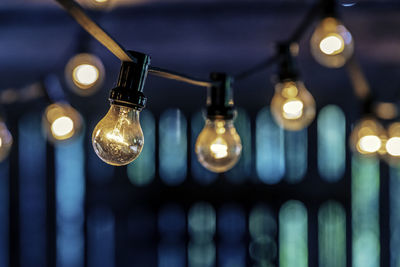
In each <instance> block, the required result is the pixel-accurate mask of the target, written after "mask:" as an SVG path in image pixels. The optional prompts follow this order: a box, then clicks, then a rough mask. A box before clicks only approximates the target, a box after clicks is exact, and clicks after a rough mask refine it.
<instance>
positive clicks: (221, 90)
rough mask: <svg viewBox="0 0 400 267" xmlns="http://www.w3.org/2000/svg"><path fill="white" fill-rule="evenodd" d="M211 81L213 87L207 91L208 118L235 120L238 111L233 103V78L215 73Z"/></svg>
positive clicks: (212, 74)
mask: <svg viewBox="0 0 400 267" xmlns="http://www.w3.org/2000/svg"><path fill="white" fill-rule="evenodd" d="M210 79H211V81H212V83H213V85H212V86H211V87H209V88H208V91H207V110H206V116H207V118H208V119H210V120H216V119H221V120H232V119H234V118H235V115H236V110H235V107H234V103H233V87H232V86H233V77H231V76H229V75H227V74H226V73H218V72H213V73H211V75H210Z"/></svg>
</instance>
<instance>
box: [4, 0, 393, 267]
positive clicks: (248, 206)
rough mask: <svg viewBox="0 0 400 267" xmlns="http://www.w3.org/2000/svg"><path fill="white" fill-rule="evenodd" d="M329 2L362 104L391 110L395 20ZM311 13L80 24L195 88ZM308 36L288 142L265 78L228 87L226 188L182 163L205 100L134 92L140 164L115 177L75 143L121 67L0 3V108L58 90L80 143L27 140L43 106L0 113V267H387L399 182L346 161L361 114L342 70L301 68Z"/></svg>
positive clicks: (378, 6) (33, 103)
mask: <svg viewBox="0 0 400 267" xmlns="http://www.w3.org/2000/svg"><path fill="white" fill-rule="evenodd" d="M339 2H340V13H341V17H342V21H343V23H344V24H345V25H346V26H347V28H348V29H349V30H350V31H351V32H352V34H353V37H354V40H355V55H356V57H357V58H358V59H359V61H360V63H361V66H362V69H363V70H364V71H365V74H366V77H367V79H368V81H369V82H370V85H371V89H372V91H373V94H374V97H375V100H376V101H381V102H397V101H398V97H399V93H398V92H399V81H398V77H399V76H400V68H399V66H400V65H399V62H400V45H399V44H400V31H399V30H398V29H399V28H400V2H399V1H397V0H358V1H356V0H347V1H346V0H342V1H339ZM313 3H315V1H311V0H297V1H295V0H279V1H277V0H207V1H205V0H163V1H159V0H149V1H145V0H120V1H119V0H113V2H112V3H111V4H110V5H111V6H109V7H107V8H104V9H89V11H88V12H89V14H90V15H91V17H92V18H94V19H95V20H96V21H97V22H98V23H99V24H100V25H101V26H102V27H103V28H104V29H106V31H107V32H108V33H110V34H111V35H112V36H114V37H115V38H116V39H117V40H118V42H119V43H121V44H122V45H123V46H124V47H126V48H127V49H131V50H136V51H141V52H144V53H147V54H149V55H150V56H151V57H152V61H151V63H152V65H155V66H158V67H163V68H168V69H172V70H176V71H181V72H184V73H187V74H190V75H194V76H196V77H201V78H204V79H207V78H208V76H209V73H210V72H212V71H219V72H227V73H230V74H236V73H239V72H241V71H242V70H244V69H247V68H249V67H252V66H253V65H254V64H257V63H259V62H261V61H262V60H263V59H265V58H267V57H269V56H271V55H273V54H274V53H275V51H274V48H275V43H276V42H277V41H280V40H284V39H287V38H288V37H289V36H290V34H291V33H292V32H293V30H294V29H295V28H296V27H297V26H298V23H299V22H300V21H301V20H302V18H303V17H304V15H305V14H306V12H307V11H308V10H309V8H310V7H311V5H312V4H313ZM83 4H85V3H83ZM315 25H316V23H315ZM315 25H314V26H312V27H311V28H310V29H309V31H307V32H306V34H305V36H304V37H303V38H302V41H301V42H300V52H299V56H298V64H299V67H300V72H301V75H302V79H303V80H304V83H305V85H306V86H307V88H308V90H309V91H310V92H311V93H312V94H313V96H314V98H315V100H316V104H317V111H318V114H317V117H316V119H315V120H314V122H313V123H312V124H311V126H310V127H309V128H308V129H305V130H302V131H299V132H288V131H284V130H282V129H281V128H279V127H278V126H276V125H275V123H274V122H273V119H272V117H271V114H270V112H269V109H268V106H269V103H270V100H271V98H272V96H273V93H274V85H273V83H272V77H273V75H274V74H275V73H276V68H275V67H271V68H270V69H269V70H266V71H263V72H260V73H257V74H255V75H253V76H251V77H249V78H247V79H245V80H242V81H239V82H237V83H235V85H234V87H235V103H236V105H237V106H238V107H239V112H238V114H239V115H238V118H237V120H236V122H235V125H236V127H237V129H238V132H239V134H240V135H241V138H242V143H243V147H244V150H243V155H242V157H241V159H240V161H239V164H238V165H237V166H236V167H235V168H234V169H232V170H231V171H229V172H227V173H225V174H221V175H216V174H212V173H210V172H208V171H206V170H205V169H204V168H203V167H201V166H200V165H199V163H198V162H197V159H196V156H195V154H194V151H193V150H194V149H193V147H194V142H195V140H196V136H197V135H198V133H199V132H200V130H201V129H202V127H203V123H204V121H203V119H202V117H201V113H200V111H201V109H202V108H203V107H204V105H205V98H206V91H205V89H203V88H201V87H195V86H191V85H187V84H183V83H179V82H176V81H169V80H164V79H161V78H157V77H153V76H149V77H148V79H147V82H146V86H145V94H146V96H147V97H148V106H147V109H146V110H145V111H143V112H142V114H141V121H142V128H143V131H144V134H145V140H146V146H145V151H144V152H143V153H142V155H141V156H140V158H139V160H138V161H135V162H134V163H132V164H130V165H128V166H127V167H112V166H109V165H106V164H105V163H103V162H102V161H101V160H100V159H99V158H98V157H97V156H96V155H95V153H94V152H93V149H92V146H91V141H90V140H91V134H92V131H93V128H94V126H95V125H96V123H97V122H98V121H99V120H100V119H101V118H102V117H103V116H104V114H105V113H106V111H107V110H108V108H109V105H108V100H107V98H108V92H109V89H111V88H112V87H113V86H114V84H115V81H116V78H117V75H118V71H119V65H120V62H119V60H118V59H116V58H115V57H114V56H113V55H112V54H111V53H110V52H109V51H107V50H106V49H105V48H104V47H103V46H101V45H100V44H99V43H97V41H95V40H94V39H93V38H91V37H90V36H88V35H87V34H86V33H84V32H83V30H82V29H81V28H80V27H79V25H78V24H77V23H76V22H75V21H73V20H72V18H71V17H69V15H68V14H67V13H66V12H64V11H63V10H62V9H61V8H60V7H59V6H58V5H57V4H56V3H55V2H53V1H50V0H31V1H27V0H1V2H0V36H1V38H0V90H1V91H3V92H5V91H6V90H10V89H11V90H16V91H19V90H23V89H24V88H26V87H27V86H30V85H32V84H35V83H37V82H38V81H41V80H42V79H43V78H44V77H46V76H47V75H48V74H55V75H57V77H59V79H60V81H61V84H62V87H63V89H64V93H65V94H66V97H67V99H68V100H69V102H70V104H71V105H72V106H73V107H74V108H76V109H77V110H78V111H79V112H80V113H81V115H82V116H83V118H84V125H85V130H84V132H83V133H82V136H80V137H79V138H77V139H75V140H74V141H72V142H69V143H67V144H61V145H52V144H51V143H49V142H47V141H46V139H45V137H44V135H43V130H42V124H41V123H42V122H41V116H42V113H43V110H44V109H45V107H46V106H47V102H46V100H45V99H44V98H43V97H39V98H37V99H34V100H29V101H17V102H15V103H13V104H7V103H5V104H4V105H2V111H3V113H4V117H6V123H7V125H8V127H9V129H10V131H11V133H12V135H13V138H14V143H13V147H12V150H11V154H10V156H9V158H8V159H7V160H6V161H4V162H2V163H1V165H0V176H1V177H0V199H1V201H0V267H8V266H16V267H19V266H21V267H28V266H34V267H41V266H48V267H50V266H51V267H53V266H57V267H83V266H88V267H125V266H135V267H137V266H139V267H142V266H159V267H183V266H191V267H212V266H222V267H241V266H257V267H272V266H282V267H303V266H321V267H340V266H354V267H375V266H391V267H398V266H400V227H399V225H400V200H399V196H400V170H398V169H397V168H395V167H389V166H388V165H387V164H385V163H384V162H380V161H379V160H378V159H363V158H358V157H355V156H354V157H352V155H351V152H350V151H349V149H348V136H349V133H350V131H351V127H352V124H353V123H354V122H355V121H356V120H357V119H358V118H359V116H360V108H361V104H360V103H359V102H358V101H357V98H356V97H355V96H354V93H353V88H352V86H351V83H350V81H349V78H348V76H347V74H346V72H345V70H344V69H327V68H324V67H322V66H320V65H319V64H318V63H316V62H315V60H314V59H313V58H312V56H311V54H310V49H309V39H310V36H311V34H312V31H313V29H314V27H315ZM82 47H84V48H82ZM82 50H85V51H84V52H90V53H92V54H94V55H96V56H97V57H99V58H100V59H101V61H102V62H103V64H104V67H105V82H104V85H103V86H102V87H101V88H100V90H99V91H97V92H96V93H95V94H94V95H91V96H88V97H82V96H79V95H77V94H75V93H74V92H73V91H71V90H69V87H68V84H67V82H66V81H65V77H64V68H65V66H66V64H67V62H68V60H69V59H70V58H72V57H73V56H74V55H75V54H77V53H80V52H82ZM22 96H23V95H22ZM22 96H20V97H22Z"/></svg>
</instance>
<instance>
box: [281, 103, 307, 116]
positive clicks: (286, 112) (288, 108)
mask: <svg viewBox="0 0 400 267" xmlns="http://www.w3.org/2000/svg"><path fill="white" fill-rule="evenodd" d="M303 106H304V105H303V102H302V101H301V100H298V99H290V100H288V101H286V103H285V104H283V107H282V110H283V117H284V118H285V119H288V120H295V119H298V118H300V117H301V116H302V115H303Z"/></svg>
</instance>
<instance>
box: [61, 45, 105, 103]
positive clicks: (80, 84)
mask: <svg viewBox="0 0 400 267" xmlns="http://www.w3.org/2000/svg"><path fill="white" fill-rule="evenodd" d="M104 76H105V71H104V66H103V64H102V63H101V60H100V59H99V58H98V57H96V56H94V55H92V54H85V53H84V54H77V55H76V56H74V57H72V58H71V59H70V60H69V61H68V63H67V65H66V67H65V80H66V81H67V83H68V85H69V87H70V88H71V89H72V90H73V91H74V92H75V93H77V94H79V95H82V96H88V95H91V94H93V93H95V92H96V91H97V90H98V89H99V88H100V87H101V86H102V84H103V81H104Z"/></svg>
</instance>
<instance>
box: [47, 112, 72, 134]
mask: <svg viewBox="0 0 400 267" xmlns="http://www.w3.org/2000/svg"><path fill="white" fill-rule="evenodd" d="M73 130H74V122H73V121H72V120H71V118H69V117H66V116H62V117H60V118H58V119H56V120H55V121H54V122H53V123H52V124H51V132H52V133H53V135H55V136H57V137H61V136H66V135H68V134H70V133H72V131H73Z"/></svg>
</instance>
